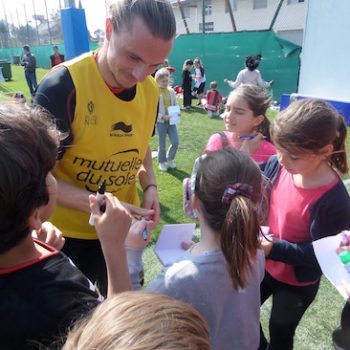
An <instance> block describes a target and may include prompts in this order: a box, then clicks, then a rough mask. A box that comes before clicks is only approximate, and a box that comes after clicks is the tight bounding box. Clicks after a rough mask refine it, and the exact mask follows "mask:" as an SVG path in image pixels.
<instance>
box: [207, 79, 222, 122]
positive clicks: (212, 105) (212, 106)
mask: <svg viewBox="0 0 350 350" xmlns="http://www.w3.org/2000/svg"><path fill="white" fill-rule="evenodd" d="M217 88H218V83H217V82H216V81H212V82H211V83H210V90H208V91H207V94H206V95H205V99H206V101H207V102H206V104H205V109H206V110H207V111H208V117H209V118H213V117H218V116H219V107H220V104H221V102H222V96H221V94H220V92H219V91H218V90H217Z"/></svg>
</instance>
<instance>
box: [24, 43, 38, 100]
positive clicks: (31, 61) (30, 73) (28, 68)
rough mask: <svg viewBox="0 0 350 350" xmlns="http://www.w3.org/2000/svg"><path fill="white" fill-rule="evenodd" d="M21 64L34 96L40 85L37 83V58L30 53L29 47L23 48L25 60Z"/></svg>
mask: <svg viewBox="0 0 350 350" xmlns="http://www.w3.org/2000/svg"><path fill="white" fill-rule="evenodd" d="M21 64H22V66H24V75H25V77H26V81H27V85H28V87H29V91H30V94H31V95H32V96H34V93H35V90H36V88H37V86H38V83H37V82H36V58H35V56H34V55H33V54H32V53H31V52H30V48H29V46H28V45H24V46H23V58H22V63H21Z"/></svg>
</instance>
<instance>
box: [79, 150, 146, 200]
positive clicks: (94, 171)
mask: <svg viewBox="0 0 350 350" xmlns="http://www.w3.org/2000/svg"><path fill="white" fill-rule="evenodd" d="M121 158H123V159H121ZM125 158H127V159H125ZM141 165H142V159H141V158H139V151H138V149H136V148H132V149H127V150H124V151H120V152H116V153H113V154H112V155H111V156H110V157H109V158H108V159H106V160H103V161H100V160H94V159H88V158H84V157H75V158H74V159H73V166H74V167H75V168H77V172H76V180H77V181H78V182H80V183H81V182H83V183H84V187H85V188H86V190H88V191H90V192H92V193H95V192H97V190H98V187H99V186H100V184H101V183H102V181H103V179H106V186H107V190H108V191H109V192H112V193H114V194H116V193H117V192H119V191H120V190H121V189H122V187H124V186H128V185H132V184H133V183H134V182H135V179H136V175H137V173H138V171H139V169H140V167H141Z"/></svg>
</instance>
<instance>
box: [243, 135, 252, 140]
mask: <svg viewBox="0 0 350 350" xmlns="http://www.w3.org/2000/svg"><path fill="white" fill-rule="evenodd" d="M255 137H256V135H241V136H240V137H239V138H240V139H241V140H253V139H254V138H255Z"/></svg>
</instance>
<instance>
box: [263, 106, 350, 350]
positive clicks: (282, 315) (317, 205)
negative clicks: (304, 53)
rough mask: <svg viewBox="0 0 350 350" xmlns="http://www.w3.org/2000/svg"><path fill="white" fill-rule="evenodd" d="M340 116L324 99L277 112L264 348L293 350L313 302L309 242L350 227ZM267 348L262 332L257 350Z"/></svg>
mask: <svg viewBox="0 0 350 350" xmlns="http://www.w3.org/2000/svg"><path fill="white" fill-rule="evenodd" d="M346 133H347V131H346V125H345V123H344V119H343V118H342V117H341V116H340V115H339V114H338V113H337V112H336V111H335V110H333V109H332V108H331V107H330V106H328V105H327V104H326V103H325V102H323V101H320V100H304V101H298V102H294V103H292V104H291V105H290V106H289V107H288V108H287V109H285V110H284V111H283V112H281V113H280V114H279V115H278V116H277V118H276V119H275V121H274V123H273V124H272V128H271V136H272V140H273V142H274V144H275V145H276V148H277V152H278V156H277V157H272V158H271V159H270V161H269V162H268V164H267V165H266V167H265V171H264V174H265V175H266V176H267V177H268V178H269V179H270V180H271V182H272V190H271V194H270V210H269V214H268V219H267V224H268V226H269V227H270V233H271V234H272V235H273V239H272V240H271V239H270V240H268V239H263V240H262V248H263V249H264V251H265V255H266V258H267V259H266V271H265V278H264V281H263V282H262V284H261V302H262V304H263V303H264V302H265V301H266V300H267V299H268V298H269V297H270V296H271V295H272V310H271V317H270V323H269V330H270V344H269V346H268V349H269V350H275V349H284V350H289V349H293V337H294V333H295V330H296V328H297V326H298V324H299V322H300V319H301V318H302V316H303V314H304V312H305V311H306V310H307V308H308V307H309V305H310V304H311V303H312V301H313V300H314V299H315V296H316V294H317V291H318V288H319V283H320V277H321V274H322V273H321V270H320V267H319V264H318V262H317V259H316V256H315V253H314V250H313V246H312V241H314V240H317V239H320V238H322V237H326V236H331V235H335V234H337V233H339V232H340V231H342V230H345V229H347V228H349V225H350V216H349V213H350V199H349V195H348V193H347V191H346V188H345V186H344V184H343V182H342V181H341V179H340V177H339V175H338V173H339V174H345V173H347V172H348V165H347V158H346V152H345V140H346ZM266 348H267V341H266V339H265V337H264V334H263V333H261V342H260V349H266Z"/></svg>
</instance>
